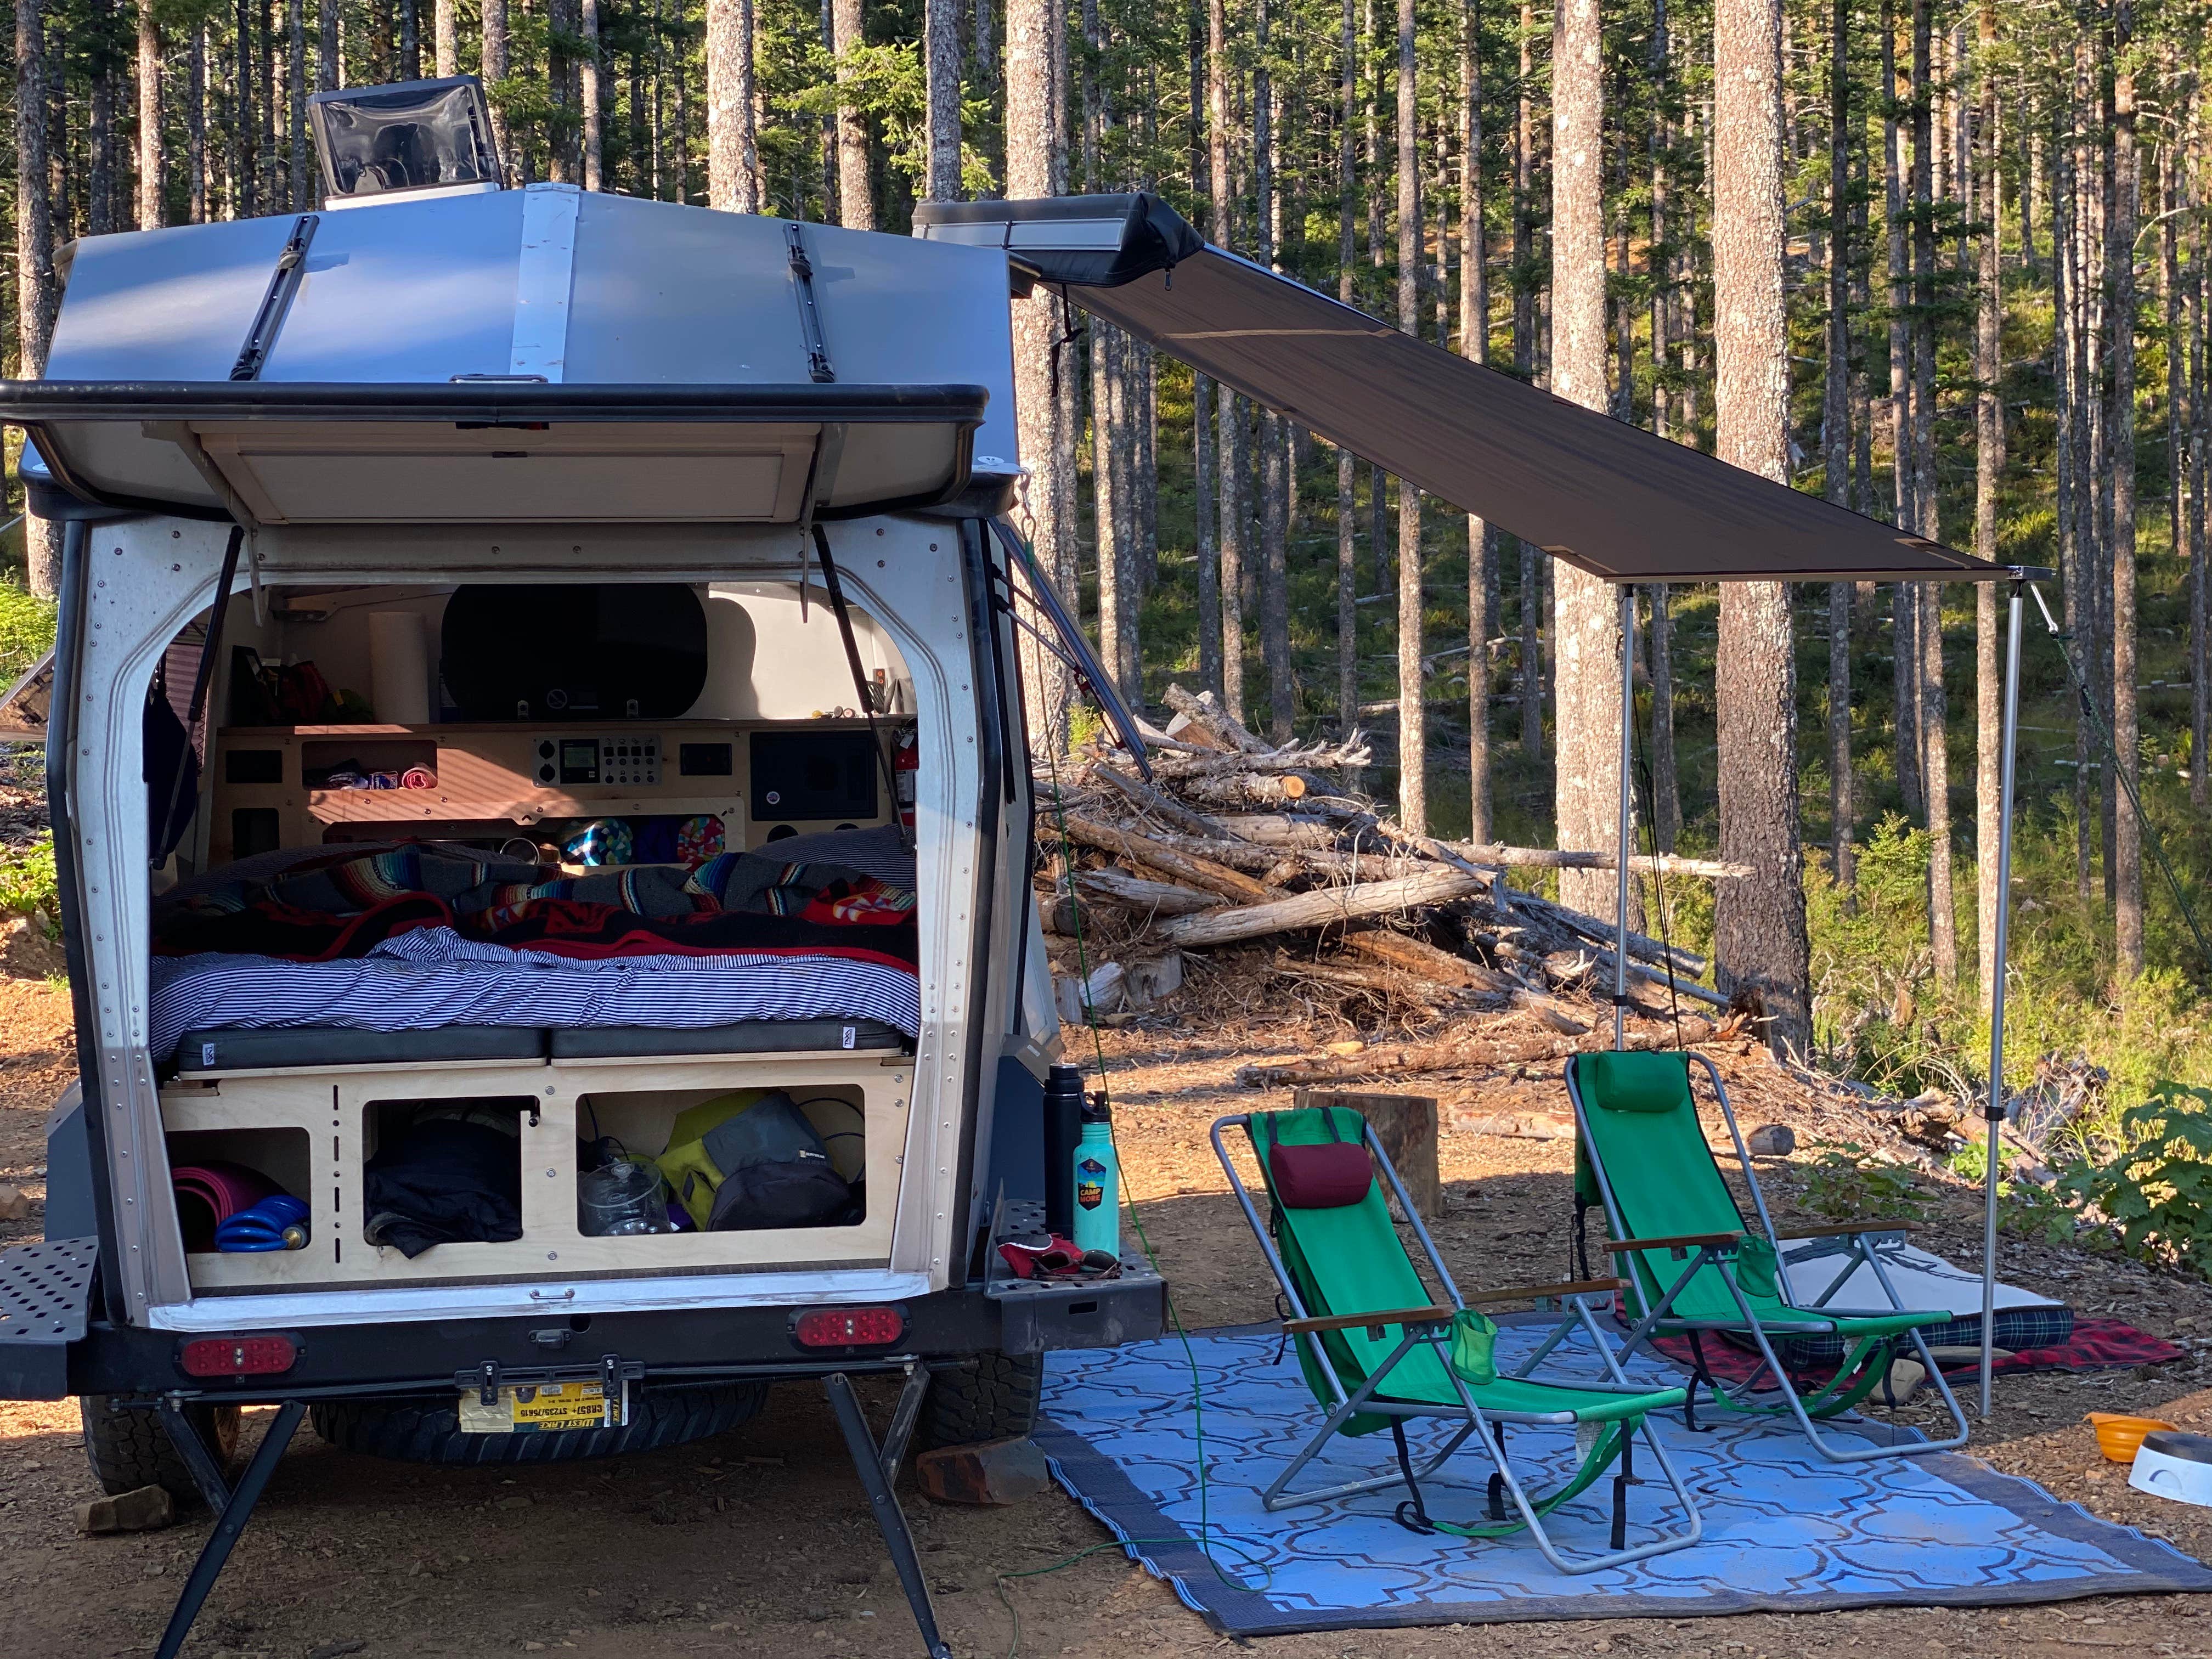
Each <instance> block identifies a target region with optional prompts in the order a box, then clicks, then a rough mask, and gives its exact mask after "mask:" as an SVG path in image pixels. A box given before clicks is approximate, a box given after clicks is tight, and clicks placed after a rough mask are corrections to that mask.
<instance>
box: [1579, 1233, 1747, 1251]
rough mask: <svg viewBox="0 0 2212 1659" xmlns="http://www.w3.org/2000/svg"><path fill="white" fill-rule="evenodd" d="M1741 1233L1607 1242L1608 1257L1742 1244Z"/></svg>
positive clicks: (1687, 1234)
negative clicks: (1642, 1251)
mask: <svg viewBox="0 0 2212 1659" xmlns="http://www.w3.org/2000/svg"><path fill="white" fill-rule="evenodd" d="M1741 1243H1743V1235H1742V1234H1741V1233H1682V1234H1679V1235H1677V1236H1676V1237H1673V1238H1632V1239H1628V1240H1626V1241H1625V1242H1624V1241H1623V1240H1620V1239H1617V1238H1608V1239H1607V1240H1606V1241H1605V1253H1606V1254H1607V1255H1635V1254H1636V1253H1637V1252H1638V1251H1641V1250H1694V1249H1705V1248H1707V1247H1709V1246H1713V1245H1720V1244H1741Z"/></svg>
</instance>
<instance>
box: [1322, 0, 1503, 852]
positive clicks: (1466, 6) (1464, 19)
mask: <svg viewBox="0 0 2212 1659" xmlns="http://www.w3.org/2000/svg"><path fill="white" fill-rule="evenodd" d="M1346 15H1349V12H1348V11H1347V14H1346ZM1482 143H1483V137H1482V14H1481V12H1480V10H1479V9H1477V8H1476V6H1475V5H1474V0H1462V4H1461V7H1460V20H1459V202H1460V207H1459V349H1460V355H1461V356H1463V357H1465V358H1466V359H1467V360H1468V362H1476V363H1486V362H1489V361H1490V270H1489V265H1490V243H1489V239H1488V237H1487V235H1486V233H1485V228H1484V225H1483V194H1482ZM1348 154H1349V152H1348V151H1347V155H1348ZM1349 231H1350V224H1349V222H1348V221H1347V222H1346V240H1347V241H1348V240H1349ZM1491 542H1492V538H1491V534H1490V526H1488V525H1487V524H1486V523H1485V522H1484V521H1483V520H1482V519H1481V518H1480V516H1479V515H1477V514H1475V513H1468V518H1467V650H1468V659H1467V771H1468V778H1467V783H1468V817H1469V828H1468V840H1469V841H1477V842H1484V841H1488V840H1489V839H1490V838H1491V833H1492V832H1491V817H1490V631H1491V629H1492V625H1493V624H1494V623H1495V622H1496V620H1497V619H1496V618H1495V617H1493V616H1492V614H1491V595H1492V593H1493V592H1495V591H1496V588H1497V568H1498V564H1497V557H1498V556H1497V551H1496V550H1495V549H1494V548H1493V547H1492V544H1491ZM1345 603H1346V605H1349V604H1350V603H1351V601H1350V599H1349V598H1348V597H1347V598H1346V600H1345ZM1345 631H1346V633H1349V632H1350V631H1351V630H1350V628H1349V626H1348V625H1346V628H1345Z"/></svg>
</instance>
